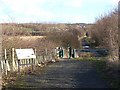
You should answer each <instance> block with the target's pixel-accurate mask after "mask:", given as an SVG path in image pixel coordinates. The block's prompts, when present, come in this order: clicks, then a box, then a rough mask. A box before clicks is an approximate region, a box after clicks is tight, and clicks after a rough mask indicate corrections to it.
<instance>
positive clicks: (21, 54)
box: [15, 49, 36, 59]
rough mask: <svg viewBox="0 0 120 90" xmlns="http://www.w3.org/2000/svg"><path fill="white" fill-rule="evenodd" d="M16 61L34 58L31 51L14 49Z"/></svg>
mask: <svg viewBox="0 0 120 90" xmlns="http://www.w3.org/2000/svg"><path fill="white" fill-rule="evenodd" d="M15 50H16V54H17V57H18V59H31V58H36V55H35V53H34V51H33V49H15Z"/></svg>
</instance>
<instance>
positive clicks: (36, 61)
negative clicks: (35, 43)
mask: <svg viewBox="0 0 120 90" xmlns="http://www.w3.org/2000/svg"><path fill="white" fill-rule="evenodd" d="M36 52H37V51H36V48H35V56H36V59H34V60H35V65H36V64H38V60H37V53H36Z"/></svg>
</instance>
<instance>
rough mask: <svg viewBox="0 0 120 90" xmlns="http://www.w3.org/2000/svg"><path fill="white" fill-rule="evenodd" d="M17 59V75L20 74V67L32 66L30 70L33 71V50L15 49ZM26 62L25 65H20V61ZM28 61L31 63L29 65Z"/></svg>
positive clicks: (34, 57)
mask: <svg viewBox="0 0 120 90" xmlns="http://www.w3.org/2000/svg"><path fill="white" fill-rule="evenodd" d="M15 50H16V54H17V58H18V73H20V66H24V65H25V66H26V65H32V70H33V64H34V60H35V59H36V55H35V53H34V50H33V49H32V48H30V49H15ZM23 59H24V60H26V63H23V62H22V63H21V61H22V60H23ZM28 61H29V63H28ZM30 61H31V62H32V63H30Z"/></svg>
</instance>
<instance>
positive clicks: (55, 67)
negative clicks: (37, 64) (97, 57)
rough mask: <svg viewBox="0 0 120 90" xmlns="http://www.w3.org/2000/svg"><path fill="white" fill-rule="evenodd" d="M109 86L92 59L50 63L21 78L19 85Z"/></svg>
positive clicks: (61, 86)
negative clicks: (36, 71) (40, 69)
mask: <svg viewBox="0 0 120 90" xmlns="http://www.w3.org/2000/svg"><path fill="white" fill-rule="evenodd" d="M23 83H25V84H23ZM17 85H18V84H17ZM107 86H108V85H107V82H105V81H104V80H103V79H102V78H101V76H100V75H99V74H98V73H97V71H96V70H95V69H94V68H93V67H92V63H91V62H90V61H79V60H63V61H60V62H56V63H52V64H49V65H48V66H46V67H45V68H44V69H43V70H42V72H41V71H40V73H39V74H37V75H34V74H33V75H26V76H25V77H23V78H22V79H20V82H19V85H18V86H17V87H23V88H25V87H29V88H107Z"/></svg>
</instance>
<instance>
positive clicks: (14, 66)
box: [12, 48, 16, 71]
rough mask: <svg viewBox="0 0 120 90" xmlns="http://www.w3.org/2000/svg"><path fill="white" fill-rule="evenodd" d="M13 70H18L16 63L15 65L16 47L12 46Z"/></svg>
mask: <svg viewBox="0 0 120 90" xmlns="http://www.w3.org/2000/svg"><path fill="white" fill-rule="evenodd" d="M12 70H13V71H15V70H16V65H15V49H14V48H12Z"/></svg>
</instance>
